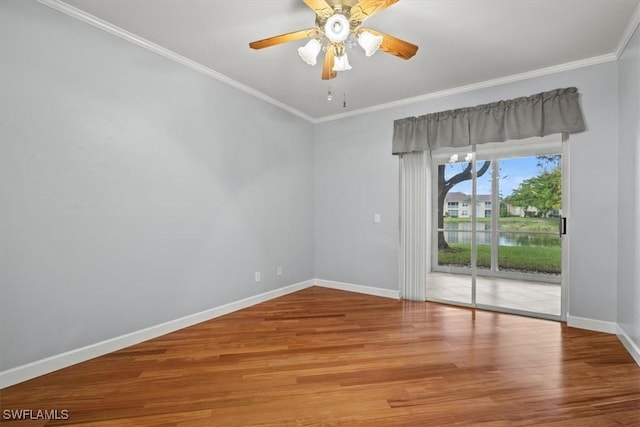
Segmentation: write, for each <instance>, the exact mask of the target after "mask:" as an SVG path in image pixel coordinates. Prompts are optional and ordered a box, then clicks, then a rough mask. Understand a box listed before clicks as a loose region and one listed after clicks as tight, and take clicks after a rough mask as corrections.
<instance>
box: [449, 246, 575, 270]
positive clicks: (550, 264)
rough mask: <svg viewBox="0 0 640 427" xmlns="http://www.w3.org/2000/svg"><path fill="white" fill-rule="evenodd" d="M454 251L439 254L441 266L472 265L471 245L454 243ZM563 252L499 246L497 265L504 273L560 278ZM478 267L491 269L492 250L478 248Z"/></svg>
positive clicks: (551, 249) (489, 247) (553, 248)
mask: <svg viewBox="0 0 640 427" xmlns="http://www.w3.org/2000/svg"><path fill="white" fill-rule="evenodd" d="M449 246H450V247H451V248H452V249H453V250H452V251H440V252H439V253H438V263H439V264H440V265H459V266H469V265H471V244H469V243H451V244H450V245H449ZM561 251H562V250H561V248H560V247H559V246H557V247H555V246H552V247H543V246H500V247H499V248H498V265H499V267H500V269H501V270H517V271H525V272H531V273H549V274H560V272H561V263H562V257H561V253H562V252H561ZM478 267H485V268H491V246H489V245H478Z"/></svg>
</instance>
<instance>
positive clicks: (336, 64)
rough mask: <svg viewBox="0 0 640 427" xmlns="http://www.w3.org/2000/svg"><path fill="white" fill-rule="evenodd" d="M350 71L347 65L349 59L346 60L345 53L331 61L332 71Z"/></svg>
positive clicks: (349, 66)
mask: <svg viewBox="0 0 640 427" xmlns="http://www.w3.org/2000/svg"><path fill="white" fill-rule="evenodd" d="M350 69H351V65H349V58H347V54H346V53H345V54H344V55H342V56H336V57H335V59H334V60H333V71H348V70H350Z"/></svg>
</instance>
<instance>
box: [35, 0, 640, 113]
mask: <svg viewBox="0 0 640 427" xmlns="http://www.w3.org/2000/svg"><path fill="white" fill-rule="evenodd" d="M36 1H38V2H39V3H41V4H43V5H45V6H48V7H51V8H52V9H55V10H57V11H59V12H62V13H64V14H66V15H69V16H71V17H73V18H76V19H78V20H80V21H82V22H85V23H87V24H90V25H92V26H94V27H96V28H99V29H101V30H103V31H106V32H108V33H111V34H113V35H115V36H118V37H120V38H122V39H124V40H127V41H129V42H131V43H133V44H135V45H137V46H140V47H143V48H145V49H147V50H150V51H152V52H154V53H157V54H159V55H162V56H164V57H165V58H168V59H171V60H172V61H175V62H177V63H179V64H182V65H185V66H187V67H189V68H191V69H192V70H195V71H197V72H200V73H202V74H205V75H207V76H209V77H212V78H214V79H216V80H218V81H220V82H222V83H225V84H228V85H229V86H232V87H234V88H236V89H238V90H240V91H243V92H245V93H247V94H249V95H251V96H254V97H256V98H258V99H260V100H262V101H264V102H267V103H269V104H271V105H274V106H276V107H278V108H280V109H282V110H285V111H287V112H289V113H291V114H293V115H294V116H297V117H300V118H302V119H304V120H306V121H308V122H310V123H313V124H319V123H325V122H331V121H334V120H340V119H344V118H348V117H353V116H359V115H362V114H367V113H373V112H377V111H382V110H388V109H391V108H396V107H402V106H406V105H411V104H415V103H418V102H424V101H428V100H432V99H438V98H444V97H447V96H452V95H457V94H461V93H466V92H471V91H475V90H479V89H486V88H490V87H494V86H499V85H503V84H507V83H514V82H518V81H522V80H527V79H532V78H536V77H541V76H546V75H550V74H555V73H560V72H563V71H570V70H575V69H578V68H583V67H589V66H592V65H598V64H603V63H606V62H611V61H616V60H617V59H618V58H619V57H620V55H621V54H622V52H623V51H624V48H625V47H626V46H627V44H628V43H629V40H631V37H632V36H633V34H634V31H635V30H636V28H638V26H639V25H640V5H638V7H636V10H635V12H634V14H633V16H632V18H631V21H630V22H629V24H628V25H627V28H626V30H625V32H624V35H623V37H622V38H621V40H620V42H619V43H618V46H617V47H616V49H615V50H614V51H613V52H612V53H609V54H605V55H601V56H595V57H592V58H587V59H582V60H579V61H573V62H567V63H565V64H560V65H554V66H551V67H546V68H540V69H538V70H533V71H528V72H525V73H520V74H513V75H511V76H506V77H501V78H498V79H493V80H487V81H483V82H478V83H472V84H469V85H465V86H459V87H455V88H452V89H445V90H441V91H437V92H431V93H427V94H424V95H419V96H415V97H411V98H405V99H401V100H398V101H392V102H388V103H384V104H378V105H374V106H372V107H367V108H362V109H359V110H353V111H349V112H346V113H340V114H335V115H331V116H324V117H318V118H314V117H311V116H309V115H308V114H305V113H303V112H302V111H300V110H297V109H295V108H293V107H291V106H289V105H287V104H285V103H283V102H280V101H278V100H276V99H275V98H272V97H270V96H268V95H266V94H264V93H262V92H260V91H257V90H255V89H253V88H251V87H249V86H247V85H244V84H242V83H240V82H238V81H236V80H233V79H232V78H230V77H228V76H225V75H224V74H221V73H219V72H217V71H215V70H212V69H211V68H208V67H205V66H204V65H202V64H200V63H198V62H195V61H193V60H191V59H188V58H186V57H184V56H182V55H179V54H177V53H176V52H173V51H172V50H169V49H167V48H165V47H162V46H160V45H158V44H155V43H153V42H151V41H149V40H147V39H144V38H142V37H140V36H137V35H135V34H133V33H130V32H128V31H126V30H124V29H122V28H120V27H117V26H115V25H113V24H111V23H109V22H107V21H104V20H102V19H100V18H98V17H96V16H94V15H91V14H89V13H87V12H85V11H83V10H80V9H77V8H75V7H73V6H70V5H68V4H67V3H64V2H63V1H62V0H36Z"/></svg>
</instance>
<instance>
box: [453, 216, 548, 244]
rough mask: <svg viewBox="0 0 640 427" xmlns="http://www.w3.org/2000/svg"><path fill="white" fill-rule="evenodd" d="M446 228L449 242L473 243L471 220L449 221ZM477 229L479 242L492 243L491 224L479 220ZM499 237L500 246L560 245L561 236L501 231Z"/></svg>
mask: <svg viewBox="0 0 640 427" xmlns="http://www.w3.org/2000/svg"><path fill="white" fill-rule="evenodd" d="M444 228H445V231H444V238H445V240H446V241H447V243H471V236H472V232H471V222H448V223H445V224H444ZM477 230H478V233H477V234H478V236H477V243H478V244H479V245H490V244H491V224H487V223H483V222H478V223H477ZM499 239H500V240H499V242H498V245H499V246H545V247H552V246H560V237H559V236H558V234H557V233H549V234H546V233H544V234H542V233H540V232H531V233H527V232H513V231H511V232H510V231H501V232H500V234H499Z"/></svg>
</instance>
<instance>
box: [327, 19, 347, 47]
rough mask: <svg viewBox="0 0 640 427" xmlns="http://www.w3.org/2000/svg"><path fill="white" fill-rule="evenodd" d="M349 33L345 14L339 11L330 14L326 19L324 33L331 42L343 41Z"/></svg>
mask: <svg viewBox="0 0 640 427" xmlns="http://www.w3.org/2000/svg"><path fill="white" fill-rule="evenodd" d="M350 33H351V28H350V27H349V20H348V19H347V17H346V16H344V15H341V14H339V13H336V14H334V15H331V17H329V19H327V23H326V24H324V34H325V35H326V36H327V38H328V39H329V40H331V41H332V42H333V43H341V42H343V41H345V40H346V39H347V37H349V34H350Z"/></svg>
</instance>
